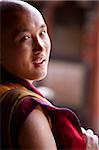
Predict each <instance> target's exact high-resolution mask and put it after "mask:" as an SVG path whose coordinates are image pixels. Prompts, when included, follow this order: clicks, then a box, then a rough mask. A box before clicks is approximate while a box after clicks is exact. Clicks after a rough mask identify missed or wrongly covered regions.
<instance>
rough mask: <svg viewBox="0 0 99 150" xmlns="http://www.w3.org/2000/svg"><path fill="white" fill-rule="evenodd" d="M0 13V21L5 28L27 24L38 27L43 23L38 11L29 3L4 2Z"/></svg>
mask: <svg viewBox="0 0 99 150" xmlns="http://www.w3.org/2000/svg"><path fill="white" fill-rule="evenodd" d="M1 13H2V14H1V16H2V17H1V23H2V27H3V28H5V29H6V28H7V29H9V28H19V27H22V26H29V25H32V26H34V27H39V26H41V25H42V24H45V22H44V19H43V17H42V15H41V14H40V12H39V11H38V10H37V9H35V8H34V7H32V6H31V5H27V4H26V5H23V4H22V5H20V4H16V3H6V4H5V7H4V8H3V9H2V11H1Z"/></svg>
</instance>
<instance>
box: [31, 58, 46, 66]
mask: <svg viewBox="0 0 99 150" xmlns="http://www.w3.org/2000/svg"><path fill="white" fill-rule="evenodd" d="M45 60H46V59H45V57H37V58H35V59H34V60H33V64H42V63H43V62H44V61H45Z"/></svg>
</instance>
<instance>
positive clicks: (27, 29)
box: [16, 24, 47, 35]
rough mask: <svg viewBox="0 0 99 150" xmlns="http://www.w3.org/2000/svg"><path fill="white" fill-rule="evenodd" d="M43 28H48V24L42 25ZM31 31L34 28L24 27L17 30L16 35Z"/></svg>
mask: <svg viewBox="0 0 99 150" xmlns="http://www.w3.org/2000/svg"><path fill="white" fill-rule="evenodd" d="M42 28H47V26H46V24H43V25H41V26H40V29H42ZM30 31H32V30H31V29H29V28H22V29H20V30H17V31H16V35H18V34H21V33H24V32H30Z"/></svg>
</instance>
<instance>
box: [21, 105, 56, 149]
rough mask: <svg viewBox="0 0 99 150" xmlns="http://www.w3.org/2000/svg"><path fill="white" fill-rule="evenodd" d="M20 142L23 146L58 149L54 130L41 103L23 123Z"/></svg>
mask: <svg viewBox="0 0 99 150" xmlns="http://www.w3.org/2000/svg"><path fill="white" fill-rule="evenodd" d="M18 142H19V145H20V146H21V147H22V148H34V149H40V150H46V149H48V147H51V148H50V149H56V144H55V140H54V137H53V135H52V131H51V129H50V126H49V123H48V120H47V118H46V116H45V114H44V113H43V110H42V108H41V106H40V105H38V106H36V108H35V109H34V110H33V111H32V112H31V113H30V114H29V115H28V117H27V118H26V120H25V122H24V123H23V125H22V128H21V130H20V134H19V138H18Z"/></svg>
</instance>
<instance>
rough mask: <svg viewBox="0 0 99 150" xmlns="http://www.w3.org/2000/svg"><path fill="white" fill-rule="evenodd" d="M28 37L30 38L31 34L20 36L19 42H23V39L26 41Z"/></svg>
mask: <svg viewBox="0 0 99 150" xmlns="http://www.w3.org/2000/svg"><path fill="white" fill-rule="evenodd" d="M30 39H31V36H29V35H24V36H22V37H21V39H20V42H24V41H27V40H30Z"/></svg>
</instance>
